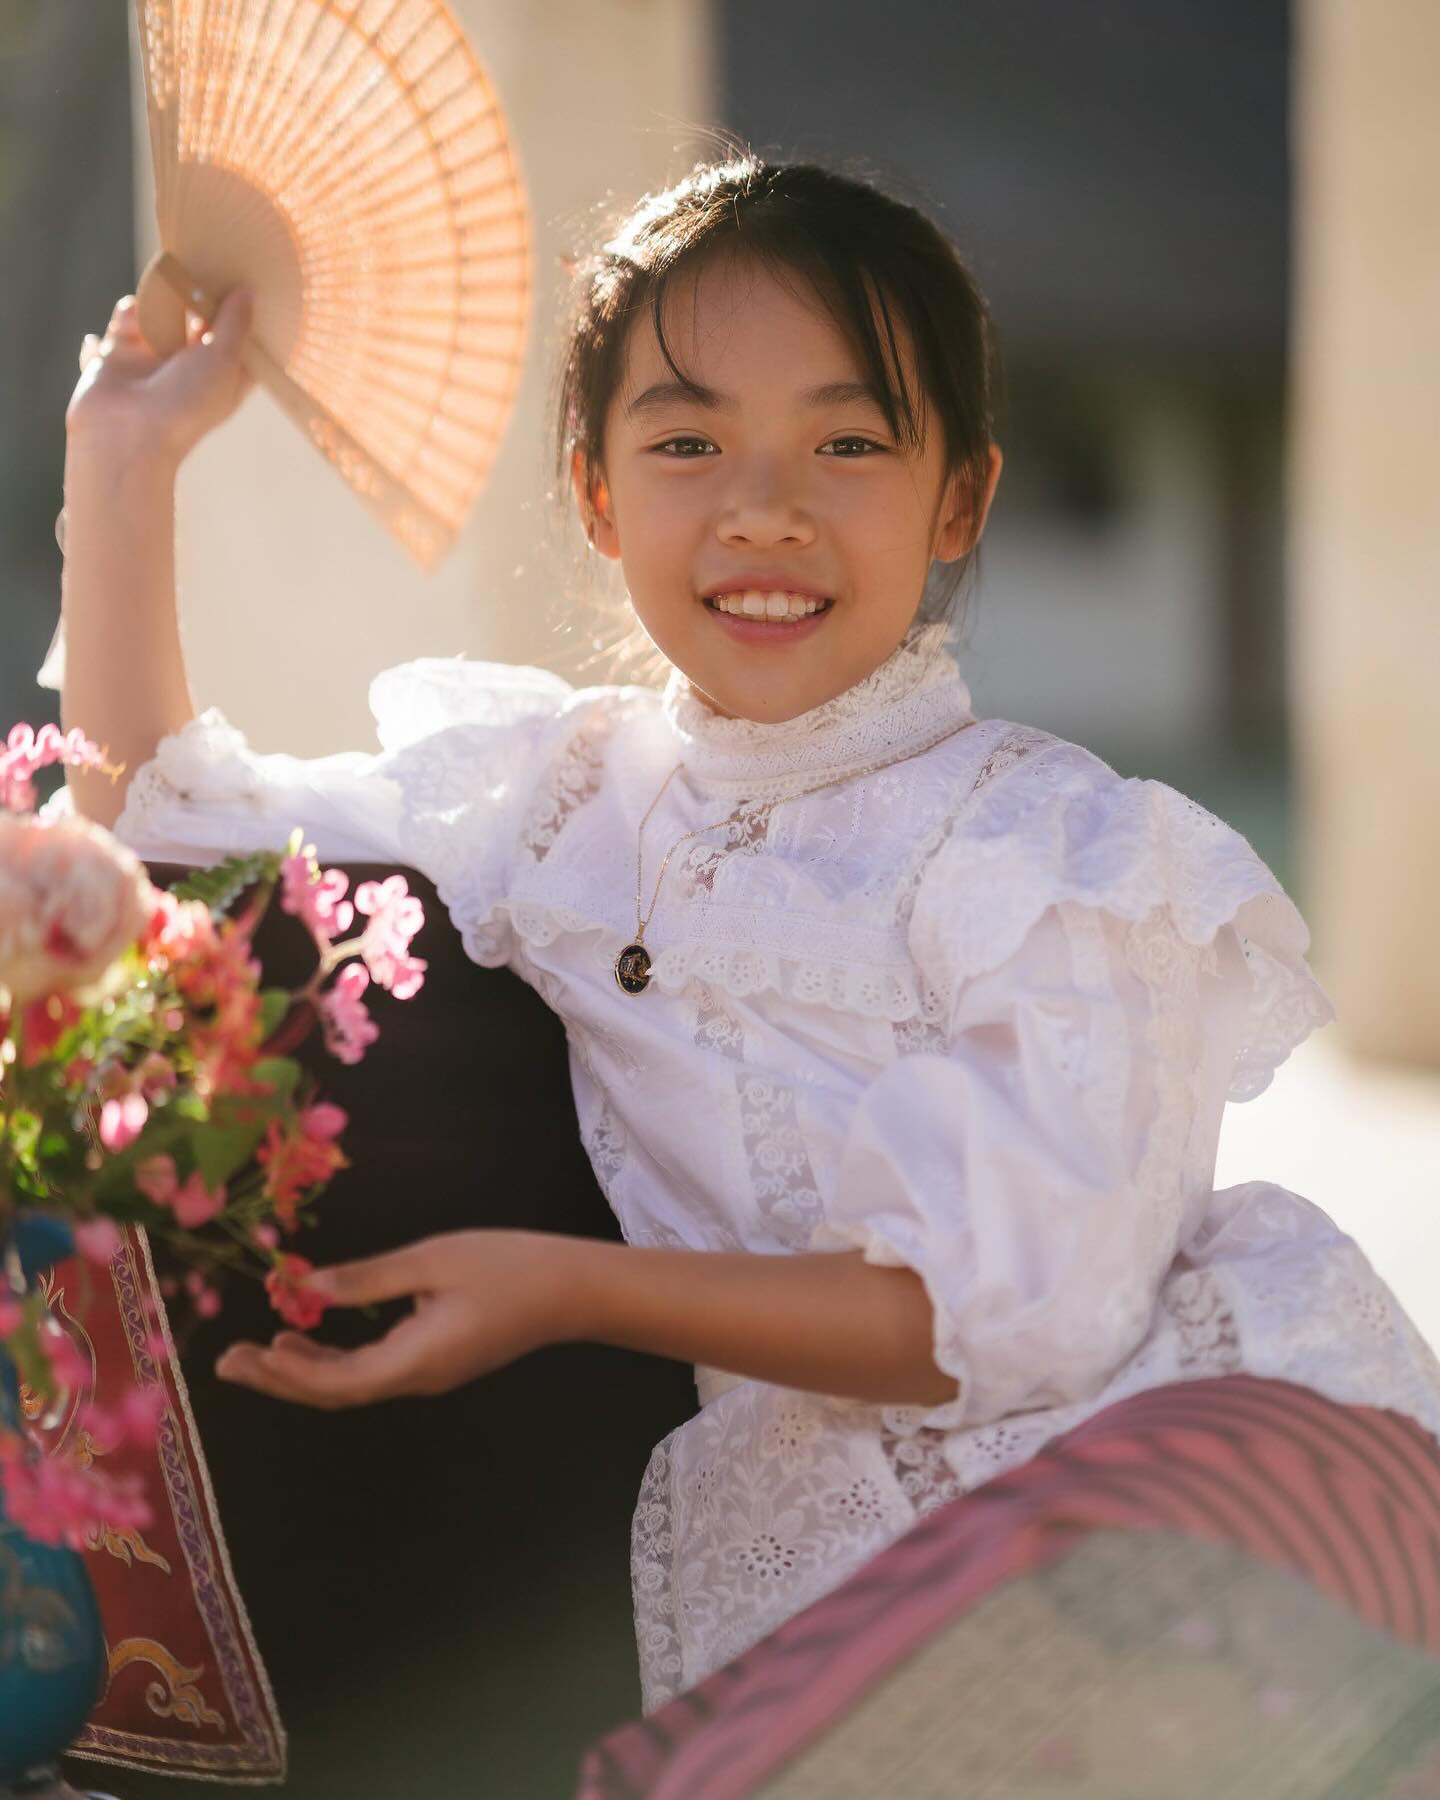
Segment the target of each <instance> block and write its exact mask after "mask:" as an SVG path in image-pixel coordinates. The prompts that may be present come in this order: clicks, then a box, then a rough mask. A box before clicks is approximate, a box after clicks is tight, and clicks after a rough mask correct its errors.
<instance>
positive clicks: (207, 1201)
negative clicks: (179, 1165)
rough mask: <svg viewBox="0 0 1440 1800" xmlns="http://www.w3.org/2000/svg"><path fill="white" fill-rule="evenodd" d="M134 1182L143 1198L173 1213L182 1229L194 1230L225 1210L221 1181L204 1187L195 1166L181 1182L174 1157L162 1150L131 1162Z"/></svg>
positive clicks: (223, 1186)
mask: <svg viewBox="0 0 1440 1800" xmlns="http://www.w3.org/2000/svg"><path fill="white" fill-rule="evenodd" d="M135 1185H136V1187H137V1188H139V1190H140V1192H141V1193H142V1194H144V1196H145V1198H146V1199H147V1200H153V1201H154V1203H155V1204H156V1206H163V1207H166V1208H168V1210H169V1211H170V1212H172V1213H174V1215H175V1223H176V1224H177V1225H178V1226H179V1227H180V1228H181V1230H182V1231H198V1230H199V1228H200V1227H201V1226H202V1225H208V1224H209V1223H210V1221H211V1220H212V1219H214V1218H217V1217H218V1216H219V1214H221V1213H222V1212H223V1211H224V1210H225V1183H224V1182H223V1181H222V1182H220V1183H219V1184H218V1186H216V1187H213V1188H211V1187H207V1186H206V1185H205V1183H204V1181H203V1180H202V1179H201V1176H200V1172H199V1170H198V1169H197V1170H196V1171H195V1173H194V1174H192V1175H191V1176H190V1177H189V1178H188V1179H187V1180H186V1181H184V1182H183V1183H182V1182H181V1180H180V1178H179V1176H178V1175H177V1174H176V1172H175V1159H174V1157H173V1156H171V1155H169V1153H168V1152H166V1151H163V1150H162V1151H161V1152H160V1153H159V1155H157V1156H147V1157H146V1158H145V1160H144V1161H143V1162H139V1163H137V1164H136V1165H135Z"/></svg>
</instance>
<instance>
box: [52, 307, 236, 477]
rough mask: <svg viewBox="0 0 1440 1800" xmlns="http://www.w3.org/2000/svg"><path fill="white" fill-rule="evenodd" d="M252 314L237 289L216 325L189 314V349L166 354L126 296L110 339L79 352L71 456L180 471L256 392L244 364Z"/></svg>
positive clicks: (68, 414) (91, 341) (69, 418)
mask: <svg viewBox="0 0 1440 1800" xmlns="http://www.w3.org/2000/svg"><path fill="white" fill-rule="evenodd" d="M252 311H253V302H252V299H251V296H250V295H249V293H248V292H247V291H246V290H245V289H243V288H237V289H234V290H232V291H231V292H230V293H228V294H227V295H226V296H225V298H224V300H223V301H222V302H221V304H220V308H219V310H218V312H217V313H216V315H215V320H214V323H213V325H212V324H210V323H209V322H208V321H206V320H205V319H204V318H202V317H201V316H200V315H199V314H198V313H190V314H188V315H187V319H186V326H185V343H184V345H183V346H182V347H181V348H179V349H177V350H176V351H174V352H173V354H162V353H161V352H159V351H157V350H155V349H153V348H152V347H151V345H150V344H149V343H148V342H147V341H146V339H145V336H144V334H143V333H142V332H141V330H140V325H139V316H138V309H137V306H136V301H135V297H134V295H132V294H127V295H125V297H124V298H123V299H121V300H119V301H118V302H117V303H116V306H115V310H114V312H113V313H112V314H111V316H110V323H109V325H108V327H107V328H106V331H105V335H104V337H103V338H97V337H93V336H92V337H88V338H86V340H85V343H84V345H83V346H82V348H81V353H80V354H81V371H80V380H79V382H78V384H77V385H76V388H75V392H74V394H73V395H72V396H71V399H70V404H69V406H68V407H67V408H66V411H65V429H66V433H67V436H68V439H69V443H70V446H71V448H72V450H77V451H78V453H79V454H82V455H83V454H85V453H87V452H93V453H95V454H96V455H100V456H106V457H110V456H140V457H150V458H152V459H155V460H157V461H159V462H161V463H163V464H165V465H166V466H168V467H170V468H176V469H178V468H179V466H180V464H181V463H182V462H183V461H184V460H185V458H186V457H187V456H188V455H189V454H190V452H191V450H193V449H194V448H195V446H196V444H197V443H199V441H200V439H201V438H202V437H204V436H205V435H206V434H207V433H209V432H211V431H213V430H214V429H215V428H216V426H218V425H223V424H224V423H225V421H226V420H227V419H228V418H229V417H230V416H231V414H232V413H233V412H234V411H235V409H236V408H237V407H238V406H239V404H240V402H241V401H242V400H243V399H244V398H245V396H246V395H247V394H248V393H249V392H250V390H251V388H252V387H254V385H255V382H254V378H253V376H251V374H250V373H249V371H248V370H247V369H246V367H245V365H244V363H243V361H242V359H241V356H240V347H241V344H242V343H243V341H244V339H245V337H246V334H247V333H248V331H249V329H250V320H251V316H252Z"/></svg>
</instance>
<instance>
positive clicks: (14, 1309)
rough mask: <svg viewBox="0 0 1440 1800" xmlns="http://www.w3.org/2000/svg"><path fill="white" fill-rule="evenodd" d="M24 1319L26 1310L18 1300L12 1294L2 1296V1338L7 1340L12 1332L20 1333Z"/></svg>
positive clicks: (0, 1300)
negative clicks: (21, 1322)
mask: <svg viewBox="0 0 1440 1800" xmlns="http://www.w3.org/2000/svg"><path fill="white" fill-rule="evenodd" d="M24 1317H25V1311H24V1308H23V1307H22V1306H21V1304H20V1302H19V1301H18V1300H16V1299H15V1298H14V1297H13V1296H12V1295H10V1294H0V1338H7V1337H9V1335H10V1333H11V1332H12V1331H18V1330H19V1329H20V1321H21V1320H22V1319H23V1318H24Z"/></svg>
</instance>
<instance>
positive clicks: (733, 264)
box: [633, 221, 929, 453]
mask: <svg viewBox="0 0 1440 1800" xmlns="http://www.w3.org/2000/svg"><path fill="white" fill-rule="evenodd" d="M747 225H749V226H750V228H749V229H747V230H746V232H745V233H744V235H743V237H741V236H739V235H736V236H732V237H726V238H718V239H712V240H710V241H709V242H706V243H702V244H699V245H697V246H694V247H693V248H690V249H688V250H684V251H681V252H680V253H679V254H678V255H676V256H675V257H673V258H672V259H669V260H667V261H666V262H665V263H663V264H662V265H661V266H660V267H658V268H656V269H654V270H652V271H651V272H650V273H649V275H648V277H647V278H646V279H645V280H644V282H643V285H642V290H641V292H639V293H637V294H636V295H634V296H633V309H638V308H639V307H641V306H644V307H646V308H647V309H648V311H649V315H650V323H651V326H652V328H653V330H654V332H655V342H656V344H657V346H658V347H659V351H660V355H661V357H662V358H663V360H664V362H665V365H666V367H667V368H668V369H669V370H670V372H671V374H672V375H673V376H674V378H675V380H676V381H677V382H678V383H679V384H680V385H681V387H683V388H684V389H685V390H686V391H687V392H688V393H691V394H693V395H694V396H695V397H696V398H697V399H700V398H702V397H703V389H702V388H701V386H700V384H699V383H698V382H697V381H695V379H694V377H693V376H691V375H690V374H688V373H687V371H686V370H685V369H683V368H682V367H681V365H680V363H679V361H678V360H677V358H676V356H675V353H674V351H673V349H672V348H671V344H670V338H669V335H668V334H667V331H666V324H665V321H666V317H667V312H668V309H669V307H670V305H671V303H672V302H676V301H678V298H679V296H678V295H677V294H676V293H675V292H674V291H673V290H674V289H675V286H676V284H677V283H680V282H683V279H684V278H685V277H687V276H688V277H690V278H691V295H692V300H694V301H695V302H696V304H697V305H698V290H699V284H700V280H701V278H702V277H703V276H704V275H705V274H706V273H707V272H708V271H709V270H712V269H718V268H725V267H729V268H735V269H744V268H745V267H746V266H747V265H749V266H751V267H754V268H757V269H761V270H763V271H764V273H765V274H767V275H769V276H770V277H771V278H772V280H774V281H775V282H776V283H778V285H779V286H781V287H783V288H785V289H786V290H787V291H788V292H789V293H791V294H793V295H794V296H795V298H796V299H797V300H800V301H802V302H810V301H813V302H815V303H816V304H818V305H819V307H820V308H821V310H822V311H823V312H824V314H825V315H826V317H827V318H828V319H829V320H830V322H831V323H832V324H833V325H834V326H835V328H836V329H837V330H838V331H839V332H840V334H841V336H842V337H843V338H844V339H845V341H846V343H847V344H848V345H849V347H850V351H851V353H852V354H853V356H854V357H855V360H856V362H857V363H858V364H859V366H860V368H861V370H862V371H863V373H864V378H865V380H866V381H867V382H868V383H869V385H870V386H871V387H872V388H873V389H874V391H875V394H876V397H877V398H878V400H879V402H880V406H881V410H882V411H883V412H884V414H885V422H886V424H887V425H888V426H889V428H890V431H891V434H892V435H893V436H894V438H895V439H896V441H897V442H898V443H900V444H902V445H904V447H905V448H906V449H907V450H912V451H914V452H916V453H919V452H920V451H922V450H923V449H924V447H925V435H926V425H927V418H928V413H929V408H928V407H927V406H926V404H925V390H926V386H927V382H926V373H925V366H924V362H923V360H922V355H921V348H920V345H921V337H922V331H923V321H922V320H920V319H917V318H912V317H910V316H908V314H907V311H906V309H905V307H904V305H903V302H899V303H898V310H899V316H900V319H901V321H902V322H903V325H904V327H905V328H906V330H907V331H908V334H909V337H910V342H911V345H912V346H913V354H914V357H915V362H916V375H917V383H916V385H917V387H918V390H919V391H918V393H916V392H915V391H912V387H911V384H910V383H909V382H908V381H907V380H906V375H905V362H904V357H903V355H902V353H901V348H900V341H899V336H898V334H897V331H896V324H895V319H896V310H897V302H898V297H896V298H892V297H891V295H889V294H887V292H886V284H885V283H884V282H883V281H882V280H881V279H880V277H879V275H878V274H877V273H876V271H874V270H873V269H871V268H869V267H868V266H867V265H866V264H865V262H864V260H863V259H862V258H861V257H859V256H857V255H855V254H853V249H852V246H851V245H849V244H846V245H844V246H843V248H841V247H833V246H829V245H821V244H818V243H815V242H813V241H810V239H809V237H808V234H806V237H805V238H803V239H802V240H801V241H799V242H797V241H796V240H795V236H794V233H793V231H792V230H791V228H790V227H788V226H785V227H783V228H782V230H781V231H775V232H772V231H768V230H766V229H765V228H764V225H763V224H761V223H759V222H751V221H747ZM777 239H778V240H780V241H776V240H777Z"/></svg>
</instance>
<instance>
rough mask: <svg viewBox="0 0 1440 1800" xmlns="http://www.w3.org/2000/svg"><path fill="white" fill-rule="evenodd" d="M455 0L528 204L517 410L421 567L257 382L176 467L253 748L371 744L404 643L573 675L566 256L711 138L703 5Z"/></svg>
mask: <svg viewBox="0 0 1440 1800" xmlns="http://www.w3.org/2000/svg"><path fill="white" fill-rule="evenodd" d="M452 3H453V4H454V7H455V11H456V12H457V14H458V15H459V17H460V18H461V19H462V21H463V23H464V25H465V27H466V30H467V31H468V33H469V35H470V38H471V41H472V42H473V43H474V45H475V47H476V50H477V52H478V54H479V56H480V58H481V60H482V61H483V62H484V63H485V65H486V67H487V69H488V70H489V72H490V74H491V75H492V77H493V78H494V81H495V85H496V88H497V90H498V92H499V95H500V100H501V104H502V106H503V107H504V108H505V110H506V113H507V116H508V119H509V122H510V127H511V132H512V136H513V139H514V142H515V145H516V148H517V152H518V159H519V163H520V167H521V171H522V174H523V176H524V179H525V181H526V184H527V186H528V189H529V194H530V201H531V206H532V209H533V213H534V225H535V283H536V297H535V313H534V321H533V325H532V332H531V343H530V351H529V357H528V361H527V366H526V371H525V375H524V379H523V383H522V387H521V391H520V397H519V402H518V406H517V410H516V415H515V418H514V419H513V420H512V422H511V425H510V428H509V431H508V433H507V435H506V439H505V442H504V444H503V446H502V448H501V452H500V456H499V459H498V461H497V464H496V466H495V469H494V471H493V473H492V476H491V480H490V484H489V486H488V488H487V490H486V492H485V493H484V495H483V496H482V497H481V499H480V502H479V504H478V505H477V507H476V509H475V512H474V514H473V515H472V517H471V520H470V523H469V526H468V527H467V529H466V531H465V532H464V534H463V535H462V537H461V540H460V542H459V544H458V545H457V546H456V548H455V549H454V551H453V552H452V553H451V555H450V557H449V558H448V559H447V560H446V562H444V563H443V564H442V565H441V566H440V568H439V569H438V570H436V571H435V572H434V573H433V574H431V575H429V576H426V575H422V574H421V573H419V572H418V570H417V569H416V568H415V566H414V565H413V564H412V563H411V562H410V561H409V560H408V558H407V557H406V556H405V555H404V554H403V553H402V552H401V551H400V550H399V549H398V548H397V547H396V546H395V545H394V544H393V543H392V542H391V541H390V539H389V538H388V536H387V535H386V534H385V532H384V531H383V530H382V529H381V527H380V526H378V525H377V524H375V523H374V522H373V521H372V519H371V518H370V515H369V514H368V513H367V512H366V511H365V510H364V508H363V507H362V506H361V505H360V504H359V502H358V501H356V500H355V499H354V498H353V497H352V495H351V494H350V492H349V490H348V489H347V488H346V487H345V486H344V485H343V484H342V483H341V482H340V481H339V480H338V479H337V478H336V477H335V476H334V475H333V474H332V473H331V472H330V470H329V468H328V466H327V465H326V464H325V463H324V462H323V461H322V460H321V458H320V457H318V456H317V455H316V454H315V453H314V451H313V450H311V448H310V447H309V445H308V444H307V442H306V441H305V439H304V438H303V437H302V436H301V435H300V433H299V432H298V431H297V430H296V429H295V427H294V426H293V425H292V424H291V423H290V422H289V421H288V420H287V419H286V418H285V417H284V416H283V415H282V414H281V413H280V411H279V409H278V408H277V407H276V406H275V405H274V404H273V403H272V402H271V401H270V399H269V396H268V395H267V394H265V393H264V392H262V391H259V390H257V391H256V392H254V393H252V394H251V396H250V397H249V399H248V400H247V401H246V403H245V405H244V406H243V407H242V408H241V410H240V412H239V413H238V414H237V415H236V417H235V418H234V419H233V420H232V421H230V423H229V424H227V425H226V426H225V427H224V429H223V430H221V431H220V432H218V433H217V434H216V435H215V437H213V438H212V439H210V440H208V441H207V442H205V443H203V444H202V445H201V446H200V448H199V449H198V450H197V451H196V452H195V453H194V455H193V456H192V457H191V458H190V460H189V461H188V462H187V463H186V464H185V466H184V468H183V469H182V470H181V475H180V492H179V527H178V568H179V587H180V596H181V621H182V629H183V632H184V637H185V643H186V646H187V652H188V655H189V660H190V667H191V670H192V674H193V680H194V689H195V696H196V699H197V701H198V703H199V704H200V705H201V706H208V705H216V706H219V707H221V708H222V709H223V710H224V711H225V712H226V713H227V714H228V716H229V717H230V718H231V719H233V720H234V721H235V723H237V724H238V725H241V726H242V727H243V728H244V729H245V730H246V732H247V733H248V735H249V737H250V740H251V742H252V743H253V744H254V745H255V746H256V747H257V748H258V749H265V750H268V749H285V750H290V751H293V752H295V753H297V754H306V755H309V754H317V753H320V752H323V751H327V750H333V749H341V748H346V747H351V746H358V747H365V748H369V747H371V746H372V745H373V743H374V732H373V727H372V725H371V721H370V714H369V710H368V707H367V705H366V698H365V696H366V687H367V684H368V682H369V679H370V677H371V676H372V675H373V674H374V673H375V672H376V671H377V670H379V669H382V668H385V667H387V666H388V665H389V664H392V663H396V662H401V661H404V660H405V659H406V658H408V657H412V656H428V655H440V656H447V655H453V654H454V653H456V652H458V651H464V652H465V653H466V654H468V655H472V656H479V657H489V658H494V659H496V660H502V661H508V662H543V663H547V664H549V665H550V666H554V667H558V668H560V669H561V672H562V673H566V674H572V673H573V667H572V666H571V665H572V664H573V652H572V651H570V650H568V649H567V648H566V647H565V645H564V643H563V642H560V641H558V640H557V639H556V636H555V633H554V627H553V620H554V618H555V616H556V608H557V605H558V606H559V608H560V610H563V598H562V597H561V596H560V595H558V594H557V586H558V585H559V584H558V580H557V577H560V578H563V577H564V576H565V575H566V573H567V569H566V565H565V563H564V561H563V559H562V557H561V556H560V554H559V553H558V550H556V549H554V548H553V540H554V539H555V532H554V528H553V526H552V524H551V518H552V515H553V509H552V508H550V507H549V506H548V505H547V503H546V501H545V499H544V495H545V493H546V491H547V489H548V487H549V485H550V482H549V472H548V439H547V426H548V422H549V421H548V407H547V396H548V392H549V385H550V375H551V366H550V361H551V359H550V354H549V353H550V352H551V351H552V349H553V344H554V327H555V322H556V320H557V317H558V314H559V310H560V305H561V298H562V295H563V292H564V288H565V281H564V276H563V272H562V270H561V266H560V264H561V258H562V257H563V256H564V255H565V254H567V253H569V252H571V251H573V250H575V249H577V248H584V247H586V246H587V244H588V240H589V230H588V226H587V221H588V218H589V215H590V212H591V210H592V209H593V208H594V207H595V206H596V204H597V203H600V202H603V201H604V200H605V197H606V194H607V190H613V191H614V194H615V196H616V197H617V199H619V200H621V201H625V200H629V199H633V198H635V197H636V196H638V195H639V194H640V193H641V192H643V191H644V190H645V189H647V188H650V187H654V186H657V185H660V184H663V183H664V182H665V181H667V180H669V179H671V178H673V177H674V176H675V175H677V174H679V173H682V172H683V171H684V169H686V168H688V167H689V165H690V164H691V163H692V162H693V161H695V160H696V158H697V157H698V156H699V155H701V154H703V153H704V147H703V145H702V144H699V143H698V142H697V140H696V138H695V135H694V134H695V130H696V128H697V127H704V126H707V125H708V124H709V123H710V122H711V121H712V118H713V111H714V108H713V104H712V97H711V90H712V74H711V70H712V61H713V58H712V52H711V46H710V34H709V6H708V0H545V3H544V4H543V5H536V4H535V0H452ZM144 111H145V105H144V93H143V86H142V84H141V80H140V75H139V70H138V67H137V68H136V71H135V123H136V168H137V177H138V179H137V199H136V207H137V237H138V252H139V265H138V266H140V267H143V266H144V264H145V262H147V261H148V260H149V257H150V255H151V254H152V252H153V250H154V248H155V244H154V200H153V195H152V191H151V187H150V182H149V175H150V163H149V149H148V143H147V140H146V136H145V122H144ZM547 539H549V540H551V542H552V550H551V553H550V554H549V555H546V553H545V547H544V546H545V541H546V540H547ZM590 678H591V679H594V678H595V677H593V676H592V677H590Z"/></svg>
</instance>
